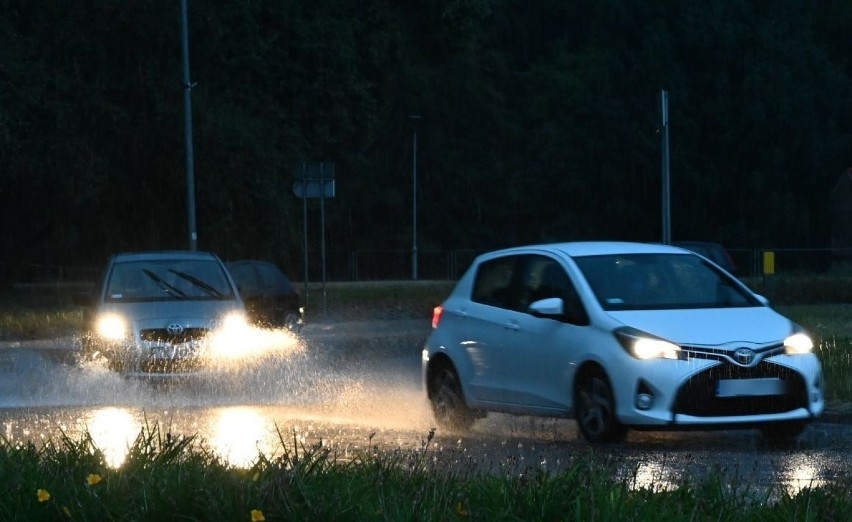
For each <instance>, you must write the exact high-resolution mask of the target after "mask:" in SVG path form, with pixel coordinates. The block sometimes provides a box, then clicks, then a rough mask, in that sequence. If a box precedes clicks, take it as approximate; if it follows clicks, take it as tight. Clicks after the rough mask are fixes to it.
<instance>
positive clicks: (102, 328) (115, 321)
mask: <svg viewBox="0 0 852 522" xmlns="http://www.w3.org/2000/svg"><path fill="white" fill-rule="evenodd" d="M95 331H96V332H97V334H98V336H100V337H102V338H104V339H109V340H111V341H121V340H122V339H124V338H125V337H127V321H126V320H125V319H124V318H123V317H121V316H120V315H116V314H107V315H102V316H100V317H99V318H98V321H97V323H96V324H95Z"/></svg>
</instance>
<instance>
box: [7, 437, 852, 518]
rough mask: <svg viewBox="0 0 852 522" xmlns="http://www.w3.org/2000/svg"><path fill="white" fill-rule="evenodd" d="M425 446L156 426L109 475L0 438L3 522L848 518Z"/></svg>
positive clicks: (835, 508)
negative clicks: (340, 443) (227, 456)
mask: <svg viewBox="0 0 852 522" xmlns="http://www.w3.org/2000/svg"><path fill="white" fill-rule="evenodd" d="M431 438H432V434H429V435H428V437H427V438H426V439H425V440H424V441H423V442H422V444H421V447H420V448H419V449H416V450H398V451H393V450H390V451H378V450H377V449H375V448H373V447H370V448H368V449H366V450H364V451H362V452H359V453H355V454H354V455H352V454H350V455H348V456H347V458H346V459H340V458H338V457H339V455H336V454H335V453H334V452H333V451H331V450H329V449H327V448H324V447H322V446H319V445H316V446H311V447H306V446H304V445H300V444H299V443H298V442H296V437H295V436H294V437H292V440H288V437H286V436H282V435H281V434H279V439H280V442H281V448H280V450H279V451H276V452H275V454H273V455H264V454H258V456H257V458H256V460H255V461H254V464H253V465H252V466H250V467H249V468H247V469H242V468H235V467H232V466H229V465H227V464H225V463H224V462H223V461H222V460H221V459H220V458H219V457H217V456H216V455H215V454H214V453H212V452H211V451H209V450H207V449H205V448H204V446H203V444H201V443H199V442H198V441H196V440H194V439H193V438H192V437H173V436H171V435H170V434H168V433H162V432H161V431H160V430H159V428H157V427H153V428H152V427H146V428H144V429H143V430H142V431H141V433H140V434H139V437H138V438H137V439H136V441H135V442H134V443H133V445H132V446H131V448H130V451H129V454H128V458H127V460H126V461H125V462H124V464H123V465H122V466H121V467H119V468H117V469H115V468H111V467H109V466H107V465H106V462H105V459H104V454H103V453H102V452H101V451H100V450H99V449H98V448H97V447H95V445H94V444H93V442H92V439H91V437H89V436H87V435H84V436H83V437H82V438H81V439H79V440H71V439H70V438H68V437H63V438H61V439H60V440H59V441H58V442H55V443H54V442H52V441H51V442H48V443H47V444H44V445H41V446H37V445H35V444H32V443H29V444H24V445H13V444H11V443H9V442H8V441H6V440H5V439H0V491H2V492H3V493H2V494H0V519H2V520H10V521H14V520H27V521H38V520H152V521H154V520H157V521H159V520H210V521H219V520H227V521H231V520H233V521H239V520H246V521H248V520H252V513H253V512H254V519H255V520H260V519H261V516H260V515H261V514H262V518H263V519H265V520H269V521H273V520H308V521H309V520H335V521H338V520H339V521H348V520H352V521H364V520H392V521H396V520H400V521H411V520H446V521H453V520H488V521H491V520H507V521H508V520H511V521H518V520H601V521H621V520H631V521H640V522H641V521H658V520H692V521H705V520H706V521H727V520H747V521H749V520H753V521H775V520H777V521H817V520H845V519H846V518H847V516H848V513H850V509H852V492H850V490H849V489H848V488H845V487H842V486H839V485H838V486H820V487H814V488H804V489H801V490H799V491H797V492H796V493H793V494H791V493H789V492H787V491H786V490H783V489H777V490H775V489H773V490H769V491H758V490H757V489H755V488H754V487H753V486H752V485H750V484H749V483H748V481H747V480H742V481H739V482H738V481H737V480H736V479H735V480H734V481H733V482H732V481H731V479H729V478H724V477H723V475H722V474H721V472H719V471H711V472H710V473H709V474H707V475H704V476H701V477H692V478H690V477H685V478H683V479H682V480H681V481H680V482H679V483H677V484H675V485H671V484H667V485H665V487H663V486H662V485H656V484H647V485H642V486H637V485H636V481H635V480H634V478H633V477H632V476H630V474H629V473H628V474H627V476H625V474H624V473H621V474H619V473H618V472H617V469H618V468H619V463H618V462H616V461H615V460H614V459H613V458H611V457H601V456H600V455H599V454H597V453H596V452H595V451H594V450H593V449H589V450H587V451H585V452H582V453H581V454H578V455H577V456H576V458H575V460H574V462H572V463H571V465H570V466H568V467H567V468H566V470H565V471H563V472H560V473H546V472H543V471H540V470H532V469H530V470H526V471H525V472H524V473H521V474H511V475H509V474H502V475H501V474H496V473H484V472H480V471H476V470H475V469H473V468H471V467H465V466H464V465H461V466H459V465H455V466H449V467H448V466H446V464H447V462H448V461H452V460H453V459H456V458H457V455H450V456H448V455H444V454H442V453H441V451H440V450H437V449H435V447H434V446H432V445H430V441H431ZM619 476H622V477H623V478H618V477H619ZM837 479H838V480H837V484H844V483H849V481H848V480H846V479H845V478H844V477H837ZM48 495H49V498H48Z"/></svg>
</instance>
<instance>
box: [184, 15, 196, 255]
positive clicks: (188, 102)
mask: <svg viewBox="0 0 852 522" xmlns="http://www.w3.org/2000/svg"><path fill="white" fill-rule="evenodd" d="M180 27H181V55H182V58H183V104H184V122H185V126H184V139H185V141H186V211H187V222H188V223H187V225H188V228H189V249H190V250H195V249H196V246H197V244H198V233H197V231H196V229H195V227H196V225H195V158H194V156H193V152H192V87H193V84H192V82H191V81H190V79H189V28H188V23H187V14H186V0H181V3H180Z"/></svg>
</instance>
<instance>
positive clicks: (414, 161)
mask: <svg viewBox="0 0 852 522" xmlns="http://www.w3.org/2000/svg"><path fill="white" fill-rule="evenodd" d="M409 118H410V119H411V121H413V122H414V130H413V134H412V136H413V138H412V140H413V145H412V151H413V152H412V156H411V201H412V203H411V279H413V280H415V281H416V280H417V120H419V119H420V115H419V114H412V115H411V116H409Z"/></svg>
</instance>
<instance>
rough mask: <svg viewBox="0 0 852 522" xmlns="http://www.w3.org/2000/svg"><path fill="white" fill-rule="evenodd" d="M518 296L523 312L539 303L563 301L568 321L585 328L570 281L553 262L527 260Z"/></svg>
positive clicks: (585, 320)
mask: <svg viewBox="0 0 852 522" xmlns="http://www.w3.org/2000/svg"><path fill="white" fill-rule="evenodd" d="M520 296H521V297H520V300H519V306H518V308H519V309H520V310H524V311H526V310H527V309H528V308H529V305H531V304H532V303H534V302H536V301H538V300H540V299H547V298H549V297H558V298H560V299H562V302H563V306H564V308H565V316H564V317H565V319H566V320H567V321H569V322H572V323H576V324H588V315H587V314H586V311H585V308H584V307H583V304H582V303H581V302H580V299H579V297H578V295H577V291H576V289H575V288H574V284H573V283H572V282H571V278H570V277H569V276H568V274H567V273H566V272H565V269H564V268H563V267H562V265H560V264H559V263H558V262H557V261H556V260H555V259H552V258H550V257H547V256H539V255H531V256H527V258H526V262H525V263H524V269H523V271H522V276H521V292H520Z"/></svg>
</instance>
